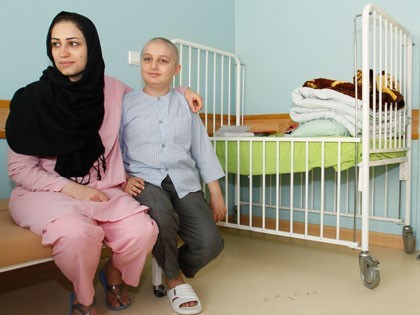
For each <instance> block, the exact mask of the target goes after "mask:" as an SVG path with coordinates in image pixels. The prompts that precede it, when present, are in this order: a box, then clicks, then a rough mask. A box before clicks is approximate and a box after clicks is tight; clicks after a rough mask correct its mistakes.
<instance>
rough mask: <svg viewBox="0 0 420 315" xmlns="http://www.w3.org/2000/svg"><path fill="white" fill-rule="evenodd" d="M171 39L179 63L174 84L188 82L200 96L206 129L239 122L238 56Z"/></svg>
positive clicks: (182, 84)
mask: <svg viewBox="0 0 420 315" xmlns="http://www.w3.org/2000/svg"><path fill="white" fill-rule="evenodd" d="M172 42H173V43H174V44H176V45H177V46H178V49H179V55H180V64H181V72H180V74H179V75H178V76H177V77H176V78H175V80H174V86H189V87H191V88H192V89H194V90H195V91H196V92H197V93H199V94H200V95H201V96H202V97H203V100H204V107H203V110H202V113H203V112H204V113H203V115H204V125H205V126H206V127H207V130H209V133H210V134H214V133H215V132H216V130H217V129H218V128H219V127H220V126H221V125H231V124H232V125H238V126H239V125H241V124H242V123H243V101H242V95H241V90H242V89H241V85H242V84H243V80H244V78H243V75H242V66H241V62H240V60H239V58H238V56H236V55H235V54H233V53H231V52H228V51H224V50H220V49H215V48H212V47H208V46H205V45H200V44H196V43H192V42H189V41H186V40H182V39H173V40H172ZM210 115H211V117H210ZM216 117H217V118H216Z"/></svg>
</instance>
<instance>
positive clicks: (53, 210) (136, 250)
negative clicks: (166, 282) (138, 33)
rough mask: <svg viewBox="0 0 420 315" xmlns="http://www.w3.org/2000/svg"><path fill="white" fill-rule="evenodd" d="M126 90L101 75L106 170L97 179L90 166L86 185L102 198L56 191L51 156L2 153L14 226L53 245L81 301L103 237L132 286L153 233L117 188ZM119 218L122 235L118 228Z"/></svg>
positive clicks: (58, 181)
mask: <svg viewBox="0 0 420 315" xmlns="http://www.w3.org/2000/svg"><path fill="white" fill-rule="evenodd" d="M130 90H131V89H130V88H129V87H128V86H126V85H125V84H123V83H122V82H120V81H118V80H116V79H114V78H111V77H107V76H106V77H105V88H104V94H105V102H104V103H105V116H104V121H103V123H102V126H101V128H100V130H99V134H100V136H101V139H102V142H103V144H104V146H105V154H104V156H105V159H106V165H107V169H106V172H105V173H104V174H103V176H102V179H101V180H100V181H99V180H97V179H96V175H97V172H96V170H95V169H94V168H92V169H91V171H90V175H91V176H90V183H89V186H92V187H94V188H97V189H99V190H102V191H103V192H104V193H105V194H106V195H107V196H108V198H109V200H108V201H106V202H94V201H84V200H76V199H74V198H72V197H70V196H68V195H66V194H64V193H61V192H60V190H61V189H62V188H63V187H64V186H65V185H66V184H67V183H68V182H69V179H67V178H63V177H60V176H59V175H58V174H57V173H56V172H55V171H54V166H55V159H54V158H38V157H33V156H26V155H21V154H17V153H15V152H13V151H12V150H10V149H9V152H8V159H9V160H8V173H9V177H10V178H11V179H12V180H13V181H14V182H15V183H16V188H14V189H13V191H12V193H11V198H10V205H9V208H10V213H11V215H12V217H13V219H14V220H15V222H16V223H17V224H18V225H20V226H22V227H26V228H29V229H31V230H32V231H33V232H35V233H37V234H39V235H42V236H43V244H46V245H52V246H53V247H54V249H53V256H54V260H55V261H56V263H57V265H58V266H59V267H60V269H61V270H62V271H63V273H64V274H65V275H66V276H67V277H68V278H69V279H70V280H71V281H73V284H74V288H75V292H76V295H77V297H78V299H79V300H80V301H81V302H82V303H83V304H90V303H91V302H92V299H93V284H92V281H93V278H94V275H95V271H96V268H97V266H98V262H99V255H100V250H101V247H102V242H103V241H104V237H105V242H106V243H107V244H108V245H110V246H111V247H112V248H113V249H114V250H115V251H116V255H115V257H114V258H113V259H114V262H115V263H116V266H118V268H120V271H122V273H123V279H124V280H127V281H128V282H127V283H129V284H132V285H136V284H137V283H138V280H139V277H140V273H141V270H142V268H143V264H144V260H145V258H146V256H147V253H149V252H150V251H151V248H152V246H153V245H154V242H155V240H156V237H157V227H156V225H155V224H154V222H153V221H152V220H151V219H146V218H148V216H147V215H145V212H144V211H145V210H147V207H145V206H142V205H140V204H139V203H138V202H137V201H136V200H135V199H134V198H132V197H131V196H130V195H128V194H126V193H125V192H123V191H122V189H121V187H122V185H123V184H124V182H125V179H126V177H125V171H124V165H123V162H122V156H121V150H120V146H119V142H118V134H119V126H120V120H121V106H122V97H123V95H124V94H125V93H127V92H129V91H130ZM135 214H143V215H135ZM139 217H141V218H142V219H139ZM123 222H124V224H125V228H124V229H126V231H127V232H126V233H127V235H125V234H124V233H121V232H122V231H121V228H120V227H119V226H120V225H121V224H122V223H123ZM114 224H115V226H114ZM122 234H123V235H124V237H121V236H122ZM136 278H137V281H136Z"/></svg>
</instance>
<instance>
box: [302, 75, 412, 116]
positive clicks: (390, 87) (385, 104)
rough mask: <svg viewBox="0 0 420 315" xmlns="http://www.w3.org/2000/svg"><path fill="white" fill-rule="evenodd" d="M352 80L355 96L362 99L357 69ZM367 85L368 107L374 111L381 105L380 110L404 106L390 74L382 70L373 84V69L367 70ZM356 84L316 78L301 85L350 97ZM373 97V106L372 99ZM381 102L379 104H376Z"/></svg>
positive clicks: (353, 94) (396, 84)
mask: <svg viewBox="0 0 420 315" xmlns="http://www.w3.org/2000/svg"><path fill="white" fill-rule="evenodd" d="M353 81H354V82H356V84H357V98H358V99H359V100H361V99H362V71H360V70H358V71H357V78H356V79H354V78H353ZM369 82H370V84H369V86H370V108H371V109H372V110H373V109H375V110H376V111H378V110H379V108H380V107H381V108H382V110H385V108H388V109H389V107H390V106H392V105H394V104H396V105H397V109H401V108H403V107H404V106H405V102H404V97H403V96H402V94H401V93H400V92H399V84H398V82H397V81H395V80H393V79H392V78H391V76H390V75H389V74H388V75H385V73H384V71H382V73H381V74H380V75H377V76H376V84H375V86H373V71H372V70H370V72H369ZM356 84H355V83H352V82H344V81H338V80H331V79H326V78H316V79H312V80H309V81H306V82H305V83H304V84H303V86H304V87H310V88H313V89H331V90H335V91H337V92H340V93H343V94H346V95H348V96H351V97H356ZM374 95H376V97H375V103H376V104H375V106H373V105H374V102H373V99H374V97H373V96H374ZM378 104H381V106H378Z"/></svg>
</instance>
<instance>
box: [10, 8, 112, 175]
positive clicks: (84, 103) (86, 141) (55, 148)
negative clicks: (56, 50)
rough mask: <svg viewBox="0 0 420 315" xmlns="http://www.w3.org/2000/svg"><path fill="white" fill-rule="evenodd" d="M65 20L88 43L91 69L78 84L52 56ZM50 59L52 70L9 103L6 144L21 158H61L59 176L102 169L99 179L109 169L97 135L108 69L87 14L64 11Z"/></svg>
mask: <svg viewBox="0 0 420 315" xmlns="http://www.w3.org/2000/svg"><path fill="white" fill-rule="evenodd" d="M63 21H66V22H67V21H70V22H73V23H74V24H75V25H76V26H77V27H78V28H79V29H80V30H81V32H82V33H83V35H84V37H85V39H86V43H87V50H88V56H87V64H86V67H85V69H84V71H83V74H82V78H81V79H80V80H78V81H74V82H72V81H70V80H69V78H68V77H67V76H64V75H62V74H61V73H60V71H59V70H58V69H57V67H56V66H55V64H54V59H53V56H52V52H51V31H52V28H53V27H54V25H55V24H56V23H59V22H63ZM47 55H48V57H49V58H50V60H51V62H52V63H53V66H49V67H48V68H47V69H45V70H44V71H43V74H42V76H41V78H40V79H39V81H36V82H33V83H31V84H29V85H27V86H26V87H23V88H21V89H19V90H18V91H16V93H15V95H14V96H13V98H12V100H11V102H10V114H9V117H8V119H7V121H6V138H7V142H8V144H9V146H10V148H11V149H12V150H13V151H15V152H17V153H20V154H26V155H33V156H40V157H57V162H56V165H55V171H56V172H57V173H59V174H60V175H61V176H64V177H68V178H71V177H84V176H85V175H86V174H88V172H89V169H90V168H91V167H92V166H95V165H97V170H98V177H99V179H100V169H99V165H100V164H101V165H102V166H101V167H102V168H103V169H104V170H105V160H104V158H103V153H104V146H103V144H102V141H101V138H100V136H99V133H98V130H99V128H100V126H101V124H102V120H103V117H104V92H103V90H104V71H105V64H104V61H103V58H102V51H101V45H100V42H99V36H98V33H97V31H96V28H95V25H94V24H93V23H92V22H91V21H90V20H89V19H88V18H86V17H84V16H82V15H79V14H76V13H70V12H64V11H63V12H60V13H59V14H58V15H57V16H56V17H55V18H54V20H53V21H52V23H51V26H50V28H49V30H48V35H47ZM95 167H96V166H95Z"/></svg>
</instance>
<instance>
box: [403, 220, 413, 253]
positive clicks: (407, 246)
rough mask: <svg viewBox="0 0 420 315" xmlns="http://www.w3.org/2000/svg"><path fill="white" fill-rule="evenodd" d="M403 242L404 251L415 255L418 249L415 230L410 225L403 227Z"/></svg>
mask: <svg viewBox="0 0 420 315" xmlns="http://www.w3.org/2000/svg"><path fill="white" fill-rule="evenodd" d="M403 241H404V251H405V252H406V253H407V254H412V253H414V251H415V249H416V238H415V237H414V234H413V228H412V227H411V226H409V225H405V226H404V227H403Z"/></svg>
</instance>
